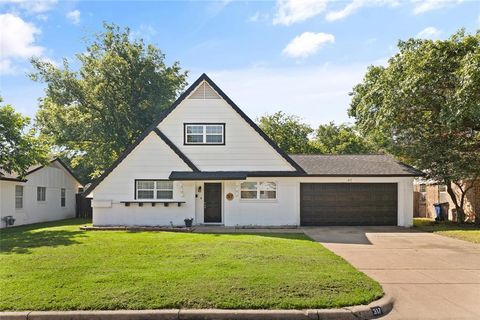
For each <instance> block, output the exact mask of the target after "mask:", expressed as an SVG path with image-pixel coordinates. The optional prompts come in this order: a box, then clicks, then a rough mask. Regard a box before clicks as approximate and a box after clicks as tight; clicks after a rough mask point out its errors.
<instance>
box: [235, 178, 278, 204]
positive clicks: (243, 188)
mask: <svg viewBox="0 0 480 320" xmlns="http://www.w3.org/2000/svg"><path fill="white" fill-rule="evenodd" d="M240 198H241V199H257V200H268V199H270V200H272V199H277V183H275V182H271V181H261V182H257V181H246V182H242V183H241V185H240Z"/></svg>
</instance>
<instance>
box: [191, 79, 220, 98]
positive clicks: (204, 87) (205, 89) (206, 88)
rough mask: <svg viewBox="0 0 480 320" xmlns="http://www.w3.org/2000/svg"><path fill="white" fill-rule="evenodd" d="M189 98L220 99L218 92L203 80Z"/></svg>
mask: <svg viewBox="0 0 480 320" xmlns="http://www.w3.org/2000/svg"><path fill="white" fill-rule="evenodd" d="M189 99H221V97H220V96H219V95H218V93H216V92H215V90H213V89H212V87H210V85H209V84H208V83H206V82H205V81H204V82H203V83H202V84H201V85H200V86H199V87H198V88H197V90H195V91H194V92H193V93H192V95H191V96H190V97H189Z"/></svg>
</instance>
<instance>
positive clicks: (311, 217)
mask: <svg viewBox="0 0 480 320" xmlns="http://www.w3.org/2000/svg"><path fill="white" fill-rule="evenodd" d="M300 223H301V225H302V226H329V225H330V226H332V225H338V226H372V225H397V184H396V183H301V184H300Z"/></svg>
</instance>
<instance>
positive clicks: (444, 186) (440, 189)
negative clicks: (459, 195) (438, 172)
mask: <svg viewBox="0 0 480 320" xmlns="http://www.w3.org/2000/svg"><path fill="white" fill-rule="evenodd" d="M438 191H440V192H446V191H447V186H446V185H444V184H441V185H439V186H438Z"/></svg>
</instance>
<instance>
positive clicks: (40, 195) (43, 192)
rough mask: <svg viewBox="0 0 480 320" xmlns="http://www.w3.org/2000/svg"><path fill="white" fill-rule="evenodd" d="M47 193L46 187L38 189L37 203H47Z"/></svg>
mask: <svg viewBox="0 0 480 320" xmlns="http://www.w3.org/2000/svg"><path fill="white" fill-rule="evenodd" d="M46 192H47V190H46V188H45V187H37V201H45V198H46Z"/></svg>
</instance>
